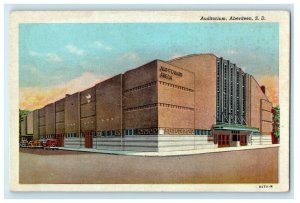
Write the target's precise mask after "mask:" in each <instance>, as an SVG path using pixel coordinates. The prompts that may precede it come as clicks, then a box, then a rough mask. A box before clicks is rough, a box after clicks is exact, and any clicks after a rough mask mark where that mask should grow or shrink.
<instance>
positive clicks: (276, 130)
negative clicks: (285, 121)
mask: <svg viewBox="0 0 300 203" xmlns="http://www.w3.org/2000/svg"><path fill="white" fill-rule="evenodd" d="M272 113H273V132H272V135H273V137H274V138H275V140H276V143H277V141H278V139H279V137H280V108H279V106H276V107H273V109H272Z"/></svg>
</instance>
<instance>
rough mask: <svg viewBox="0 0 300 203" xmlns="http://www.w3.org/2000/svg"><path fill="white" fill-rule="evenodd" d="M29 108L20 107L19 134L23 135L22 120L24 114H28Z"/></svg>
mask: <svg viewBox="0 0 300 203" xmlns="http://www.w3.org/2000/svg"><path fill="white" fill-rule="evenodd" d="M28 112H29V111H28V110H22V109H19V135H20V136H21V121H22V119H23V116H26V115H27V114H28Z"/></svg>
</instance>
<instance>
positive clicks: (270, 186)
mask: <svg viewBox="0 0 300 203" xmlns="http://www.w3.org/2000/svg"><path fill="white" fill-rule="evenodd" d="M258 188H273V185H259V186H258Z"/></svg>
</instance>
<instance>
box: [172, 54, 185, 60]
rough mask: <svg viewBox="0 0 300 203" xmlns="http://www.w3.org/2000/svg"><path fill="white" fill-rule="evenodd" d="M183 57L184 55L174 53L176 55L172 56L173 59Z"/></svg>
mask: <svg viewBox="0 0 300 203" xmlns="http://www.w3.org/2000/svg"><path fill="white" fill-rule="evenodd" d="M182 56H184V54H179V53H174V54H173V55H172V56H171V59H176V58H179V57H182Z"/></svg>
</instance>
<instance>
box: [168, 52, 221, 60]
mask: <svg viewBox="0 0 300 203" xmlns="http://www.w3.org/2000/svg"><path fill="white" fill-rule="evenodd" d="M202 55H209V56H215V57H217V58H219V57H218V56H217V55H215V54H213V53H201V54H189V55H185V56H180V57H177V58H174V59H171V60H169V61H168V62H172V61H177V60H180V59H184V58H190V57H193V56H202Z"/></svg>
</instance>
